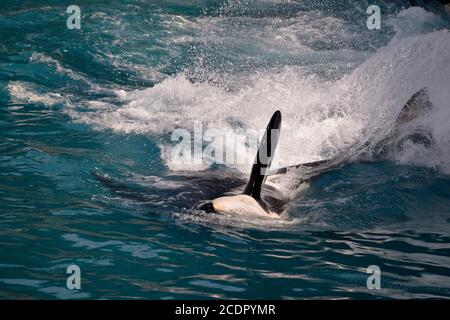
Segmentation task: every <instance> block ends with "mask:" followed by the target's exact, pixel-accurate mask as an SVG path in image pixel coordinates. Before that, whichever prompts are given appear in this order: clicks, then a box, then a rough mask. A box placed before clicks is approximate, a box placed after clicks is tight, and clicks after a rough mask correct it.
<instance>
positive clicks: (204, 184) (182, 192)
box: [94, 88, 434, 218]
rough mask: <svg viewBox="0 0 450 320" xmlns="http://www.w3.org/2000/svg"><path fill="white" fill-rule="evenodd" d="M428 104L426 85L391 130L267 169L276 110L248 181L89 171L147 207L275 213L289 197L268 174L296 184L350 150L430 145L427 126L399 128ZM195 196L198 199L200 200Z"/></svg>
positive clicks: (210, 174) (231, 175) (217, 173)
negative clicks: (327, 155)
mask: <svg viewBox="0 0 450 320" xmlns="http://www.w3.org/2000/svg"><path fill="white" fill-rule="evenodd" d="M431 108H432V105H431V103H430V101H429V98H428V92H427V89H426V88H424V89H422V90H420V91H418V92H417V93H415V94H414V95H413V96H412V97H411V98H410V99H409V100H408V102H407V103H406V104H405V106H404V107H403V109H402V111H401V112H400V114H399V116H398V118H397V121H396V123H395V127H394V130H393V131H392V133H391V135H390V136H389V137H386V138H385V139H384V140H383V141H379V142H377V143H372V142H370V141H369V142H365V143H362V144H360V145H358V146H354V147H353V148H352V150H351V151H349V152H341V154H340V155H339V156H337V157H335V158H332V159H326V160H320V161H315V162H310V163H303V164H299V165H295V166H289V167H285V168H280V169H277V170H274V171H270V164H271V162H272V159H273V155H274V153H275V150H276V147H277V144H278V138H279V133H280V130H281V112H280V111H276V112H275V113H274V114H273V116H272V118H271V120H270V122H269V124H268V126H267V128H266V132H265V134H264V136H263V138H262V140H261V143H260V145H259V150H258V153H257V155H256V158H255V162H254V164H253V166H252V171H251V174H250V178H249V179H248V181H247V180H246V179H245V178H244V177H243V176H242V174H241V173H240V172H238V171H236V170H233V169H230V168H226V167H219V168H215V169H209V170H206V171H203V172H196V173H192V172H184V173H183V172H181V173H177V174H170V175H168V176H166V177H165V180H164V179H163V178H160V177H147V178H146V180H151V179H149V178H152V179H154V180H155V181H154V183H152V182H151V181H149V182H150V184H149V185H145V186H142V185H141V184H139V183H136V181H133V183H132V184H131V185H130V184H127V183H124V182H120V181H117V180H114V179H112V178H109V177H107V176H105V175H101V174H98V173H94V175H95V176H96V178H97V179H98V180H99V181H101V182H102V183H103V184H104V185H106V186H107V187H109V188H110V189H112V190H113V191H114V192H115V193H116V194H118V195H120V196H122V197H125V198H129V199H133V200H137V201H140V202H145V203H147V204H148V205H149V206H160V205H161V203H164V205H165V206H167V207H169V208H174V207H177V208H186V207H191V208H192V209H194V210H202V211H205V212H215V213H218V214H226V213H236V214H245V215H257V216H267V217H272V218H279V217H280V214H281V213H282V212H284V211H285V209H286V208H287V205H288V203H289V200H290V199H289V197H287V196H286V195H284V194H283V193H282V192H281V191H280V190H279V189H277V188H276V187H275V186H274V185H272V184H271V183H266V179H267V177H269V176H270V177H271V179H277V178H278V177H281V176H283V175H285V174H287V173H290V172H292V173H293V175H294V176H295V177H297V180H296V186H300V185H301V184H303V183H305V182H309V181H310V180H311V179H312V178H314V177H316V176H318V175H320V174H322V173H324V172H327V171H330V170H333V169H336V168H339V167H342V166H344V165H346V164H348V163H351V162H352V161H355V158H354V155H355V154H358V155H363V154H364V152H365V151H366V150H370V151H371V153H372V154H374V153H375V156H376V157H378V158H384V157H386V156H388V154H389V153H391V152H396V150H397V151H398V149H400V150H401V148H402V145H403V143H404V142H405V141H413V142H415V143H420V144H423V145H425V146H430V145H432V144H433V143H434V142H433V137H432V135H431V134H430V133H429V132H428V131H427V130H423V129H418V130H416V131H415V132H414V133H412V134H409V135H407V136H402V135H401V128H402V126H403V125H405V124H407V123H409V122H410V121H412V120H414V119H415V118H417V117H418V116H420V115H422V114H424V113H426V112H428V111H430V110H431ZM160 193H163V194H164V196H163V199H162V198H158V196H157V194H160ZM162 200H164V201H162ZM199 200H201V201H200V202H199Z"/></svg>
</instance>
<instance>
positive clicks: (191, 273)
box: [0, 0, 450, 299]
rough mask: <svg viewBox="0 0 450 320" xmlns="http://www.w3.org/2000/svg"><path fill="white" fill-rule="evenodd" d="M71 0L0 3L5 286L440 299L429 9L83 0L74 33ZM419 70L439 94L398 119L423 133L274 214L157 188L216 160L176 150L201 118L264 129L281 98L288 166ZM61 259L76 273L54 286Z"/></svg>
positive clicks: (13, 292) (373, 112) (419, 77)
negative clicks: (374, 24)
mask: <svg viewBox="0 0 450 320" xmlns="http://www.w3.org/2000/svg"><path fill="white" fill-rule="evenodd" d="M70 4H72V2H71V1H6V0H3V1H2V2H1V4H0V137H1V139H0V176H1V178H0V298H8V299H9V298H20V299H28V298H32V299H35V298H43V299H77V298H89V299H136V298H146V299H188V298H252V299H265V298H277V299H278V298H283V299H290V298H295V299H298V298H351V299H376V298H395V299H398V298H400V299H404V298H432V297H433V298H436V297H437V298H444V297H445V298H448V297H450V267H449V265H450V129H449V128H450V126H449V125H448V124H449V121H450V105H449V101H450V94H449V92H448V88H449V84H450V56H449V52H450V33H449V31H448V28H449V26H450V19H449V17H448V16H446V15H445V14H444V13H443V11H442V9H441V8H439V7H437V6H432V5H425V6H422V7H415V8H411V7H410V4H409V2H408V1H392V2H391V1H386V2H384V1H378V4H379V5H380V7H381V8H382V13H383V15H382V19H383V20H382V28H381V29H380V30H368V29H367V27H366V18H367V15H366V13H365V11H366V8H367V6H368V4H367V3H366V1H320V2H317V1H269V0H268V1H257V0H254V1H212V0H200V1H181V0H180V1H178V0H171V1H147V2H143V1H132V0H126V1H95V2H91V1H77V4H78V5H79V6H80V7H81V10H82V20H81V26H82V29H81V30H68V29H67V28H66V19H67V17H68V14H66V8H67V6H68V5H70ZM423 87H428V89H429V92H430V99H431V102H432V103H433V110H432V112H431V113H430V114H428V115H425V116H423V117H421V118H419V119H416V120H415V121H413V123H411V124H410V125H409V127H407V128H406V129H405V130H406V131H408V130H414V129H417V128H423V127H426V128H428V129H429V130H431V131H432V132H433V135H434V137H435V144H434V145H433V146H432V147H431V148H425V147H424V146H422V145H417V144H414V143H409V144H408V145H407V146H406V147H405V148H404V149H403V150H402V151H400V152H398V153H396V154H394V155H391V156H390V157H387V158H383V159H377V161H372V160H375V159H369V161H364V162H360V161H356V162H354V163H351V164H349V165H348V166H345V167H342V168H339V169H337V170H334V171H330V172H328V173H326V174H323V175H321V176H319V177H317V178H316V179H314V180H313V181H312V182H311V184H310V185H309V187H308V188H306V189H305V190H303V191H302V192H299V193H298V194H296V196H295V197H294V199H293V201H292V202H291V204H290V206H289V208H288V211H287V213H286V214H285V215H283V219H281V220H273V219H262V218H258V217H238V216H231V217H230V216H218V215H207V214H202V213H195V214H194V213H190V212H189V211H186V210H185V209H186V203H188V202H189V201H188V200H195V199H194V198H195V197H198V194H197V193H195V192H194V191H193V190H192V188H191V187H190V185H189V183H183V180H181V181H178V183H180V185H179V186H178V187H173V185H172V186H171V183H172V184H173V181H171V180H170V179H169V176H170V175H172V174H174V173H177V172H179V171H180V170H190V171H191V172H192V173H194V174H195V172H200V170H205V169H206V170H213V169H207V167H208V164H204V165H203V166H202V167H201V168H198V167H195V166H188V167H183V166H181V167H180V166H179V165H178V164H177V163H175V162H174V161H172V159H171V157H170V152H171V150H173V143H172V142H171V141H170V134H171V132H172V131H173V130H174V129H175V128H187V129H192V128H193V126H194V124H193V123H194V121H195V120H201V121H203V122H204V123H206V124H210V125H211V126H212V127H215V128H219V129H223V130H227V129H230V128H236V127H239V128H246V127H258V128H263V127H264V126H265V123H266V122H267V120H268V118H269V117H270V114H271V113H272V112H273V111H274V110H276V109H281V110H282V112H283V115H284V124H283V132H282V140H281V141H280V147H279V155H280V158H281V159H280V161H281V165H292V164H297V163H301V162H303V161H314V160H320V159H324V158H327V157H329V156H332V155H335V154H336V152H338V151H339V150H342V149H343V148H345V147H347V146H349V145H353V144H355V143H356V144H357V143H358V142H360V141H366V140H377V139H378V140H382V139H383V137H385V135H386V133H388V132H389V131H390V130H391V127H392V123H393V120H394V119H395V118H396V116H397V115H398V113H399V112H400V110H401V108H402V106H403V104H404V103H405V102H406V101H407V99H408V98H409V97H410V96H411V95H412V94H413V93H414V92H416V91H417V90H419V89H421V88H423ZM407 133H408V132H405V134H407ZM369 158H370V156H369ZM365 160H367V159H365ZM242 170H243V173H242V174H243V176H245V175H246V174H247V173H248V172H247V171H245V168H244V169H242ZM93 173H96V174H101V175H103V176H108V177H111V178H113V179H115V181H120V182H123V183H124V184H125V185H126V186H128V187H129V188H130V190H134V195H135V196H134V197H130V196H126V195H127V193H126V192H127V191H125V192H122V193H120V192H114V190H112V189H111V188H108V187H107V186H106V185H105V184H104V183H101V181H99V180H98V179H97V178H96V177H95V175H94V174H93ZM288 178H289V179H291V180H294V179H295V177H288ZM289 179H288V180H289ZM185 182H186V181H185ZM280 188H281V189H283V188H287V187H286V186H285V185H282V186H280ZM130 190H128V192H131V191H130ZM136 195H141V196H140V197H139V196H136ZM72 264H76V265H78V266H79V267H80V269H81V285H82V288H81V290H69V289H67V287H66V279H67V277H68V274H66V268H67V267H68V266H69V265H72ZM370 265H377V266H379V267H380V269H381V286H382V288H381V289H380V290H369V289H368V288H367V286H366V280H367V278H368V276H369V275H368V274H367V273H366V268H367V267H368V266H370Z"/></svg>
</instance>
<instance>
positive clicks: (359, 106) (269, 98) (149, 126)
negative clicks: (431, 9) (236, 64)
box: [73, 8, 450, 172]
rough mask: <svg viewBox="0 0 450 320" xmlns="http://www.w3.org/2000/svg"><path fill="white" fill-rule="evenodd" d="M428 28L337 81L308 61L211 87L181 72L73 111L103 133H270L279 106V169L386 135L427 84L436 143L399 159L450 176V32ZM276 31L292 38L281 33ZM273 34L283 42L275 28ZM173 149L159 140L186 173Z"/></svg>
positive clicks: (416, 12) (408, 13) (411, 15)
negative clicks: (199, 127) (88, 109)
mask: <svg viewBox="0 0 450 320" xmlns="http://www.w3.org/2000/svg"><path fill="white" fill-rule="evenodd" d="M431 15H432V14H430V13H428V12H426V11H425V10H423V9H418V8H411V9H407V10H404V11H402V12H401V13H400V14H399V16H398V21H397V26H398V25H402V24H403V23H404V22H402V21H404V20H405V19H406V20H407V19H417V17H420V16H423V19H422V20H420V19H419V21H424V22H426V23H428V22H429V21H430V19H432V16H431ZM436 19H438V18H436ZM393 22H394V24H395V20H394V21H393ZM426 23H425V24H426ZM425 29H426V28H415V30H414V32H409V33H407V34H405V33H402V35H400V33H401V32H402V31H398V32H399V34H397V36H395V37H394V38H393V39H392V41H391V42H390V43H389V44H388V45H387V46H385V47H383V48H381V49H379V50H378V51H377V52H376V53H374V54H373V55H372V56H371V57H369V58H368V59H367V60H366V61H364V62H363V63H362V64H361V65H360V66H358V67H357V68H355V69H354V70H353V71H351V72H350V73H349V74H347V75H345V76H343V77H342V78H341V79H339V80H326V79H324V78H323V77H319V76H317V75H315V74H314V73H311V72H309V71H308V68H307V67H294V66H284V67H270V68H265V69H262V70H261V69H258V70H257V71H253V73H251V72H249V73H247V74H246V75H243V74H242V73H240V74H238V75H236V76H235V77H231V78H230V77H229V75H228V76H227V77H226V81H224V82H220V81H219V82H213V83H211V82H208V81H204V82H202V81H197V82H192V81H191V80H189V77H188V76H187V75H186V74H185V73H180V74H178V75H176V76H173V77H170V78H167V79H165V80H163V81H162V82H160V83H159V84H157V85H155V86H154V87H152V88H148V89H144V90H137V91H132V92H126V93H124V92H121V93H120V100H121V101H122V102H123V104H122V105H118V106H112V107H110V108H102V109H101V110H98V108H96V109H95V110H93V112H92V113H79V114H77V113H76V112H75V113H73V116H74V118H75V119H76V120H78V121H82V122H87V123H91V124H93V125H94V126H95V127H97V128H100V129H112V130H114V131H117V132H125V133H140V134H151V135H153V136H164V135H167V134H169V133H170V132H171V131H172V130H174V129H175V128H186V129H191V130H192V129H193V123H194V121H202V122H203V123H204V124H205V125H206V127H209V128H217V129H219V130H223V131H224V132H225V131H227V130H234V129H236V126H238V127H239V128H241V129H245V128H253V129H263V128H264V127H265V125H266V123H267V121H268V119H269V118H270V116H271V114H272V113H273V112H274V111H275V110H277V109H280V110H281V111H282V113H283V128H282V136H281V140H280V146H279V149H278V150H279V153H278V154H279V155H282V156H281V157H280V158H281V159H280V165H292V164H297V163H301V162H304V161H313V160H319V159H323V158H327V157H330V156H332V155H334V154H336V153H338V152H339V151H340V150H343V149H345V148H346V147H348V146H350V145H352V144H353V143H355V142H357V141H364V140H367V139H371V140H373V139H375V140H377V139H380V140H381V139H382V138H383V137H384V136H385V135H386V134H387V133H388V132H389V131H390V130H391V129H392V125H393V123H394V121H395V118H396V117H397V115H398V114H399V112H400V110H401V108H402V106H403V105H404V104H405V103H406V101H407V100H408V99H409V98H410V97H411V96H412V95H413V94H414V93H415V92H416V91H418V90H420V89H421V88H423V87H428V88H429V91H430V97H431V101H432V103H433V105H434V110H433V112H432V113H431V114H430V115H428V116H427V117H424V118H421V119H418V120H417V121H416V122H417V125H419V124H420V125H421V126H426V127H428V128H430V129H431V130H432V131H433V133H434V136H435V138H436V142H437V143H436V145H435V146H434V147H433V148H432V149H431V150H428V151H426V152H431V153H432V154H431V155H430V154H426V153H425V150H422V151H423V152H422V151H420V152H419V151H414V150H416V149H417V148H419V147H418V146H412V147H411V148H407V149H406V150H404V152H402V153H401V154H398V155H397V156H396V159H395V160H396V161H399V162H401V163H411V164H419V165H425V166H432V167H437V168H439V169H441V170H442V171H444V172H449V171H450V144H449V138H448V137H449V136H450V132H449V131H450V126H449V125H448V123H449V120H450V109H449V101H450V96H449V95H450V93H449V90H448V84H449V83H450V81H449V80H450V78H449V77H450V58H449V55H448V52H450V33H449V31H447V30H440V31H438V30H436V31H429V32H428V31H426V30H425ZM280 30H284V29H283V28H281V29H280ZM397 30H400V29H397ZM401 30H403V29H401ZM232 36H233V34H232V33H230V34H229V39H231V37H232ZM279 36H280V37H281V38H280V39H281V40H283V41H286V39H285V38H284V37H286V34H285V33H284V32H281V33H280V35H279ZM270 37H271V39H276V35H275V34H274V33H270ZM280 39H279V40H280ZM265 40H266V41H270V39H265ZM279 40H275V41H279ZM288 40H289V39H288ZM289 41H290V40H289ZM230 84H231V85H230ZM161 141H166V140H161ZM172 147H173V144H171V143H169V142H161V148H162V150H163V152H162V154H163V157H164V159H165V161H166V162H167V164H168V165H169V167H171V168H172V169H175V170H176V169H180V168H178V166H177V164H176V163H173V162H172V161H171V158H170V156H169V155H170V150H171V148H172ZM185 169H186V168H185Z"/></svg>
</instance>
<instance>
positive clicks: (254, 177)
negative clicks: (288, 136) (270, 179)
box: [244, 110, 281, 200]
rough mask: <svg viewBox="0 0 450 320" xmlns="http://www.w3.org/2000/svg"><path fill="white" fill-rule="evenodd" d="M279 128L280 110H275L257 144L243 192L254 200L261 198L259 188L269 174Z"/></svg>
mask: <svg viewBox="0 0 450 320" xmlns="http://www.w3.org/2000/svg"><path fill="white" fill-rule="evenodd" d="M280 129H281V112H280V111H279V110H278V111H275V113H274V114H273V116H272V118H271V119H270V121H269V124H268V125H267V128H266V131H265V132H264V135H263V137H262V139H261V143H260V144H259V148H258V152H257V153H256V158H255V162H254V163H253V167H252V172H251V174H250V179H249V181H248V184H247V186H246V187H245V191H244V194H246V195H249V196H251V197H253V198H254V199H256V200H260V199H261V188H262V184H263V183H264V180H265V179H266V177H267V175H268V174H269V168H270V164H271V163H272V160H273V156H274V154H275V150H276V148H277V145H278V138H279V136H280Z"/></svg>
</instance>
